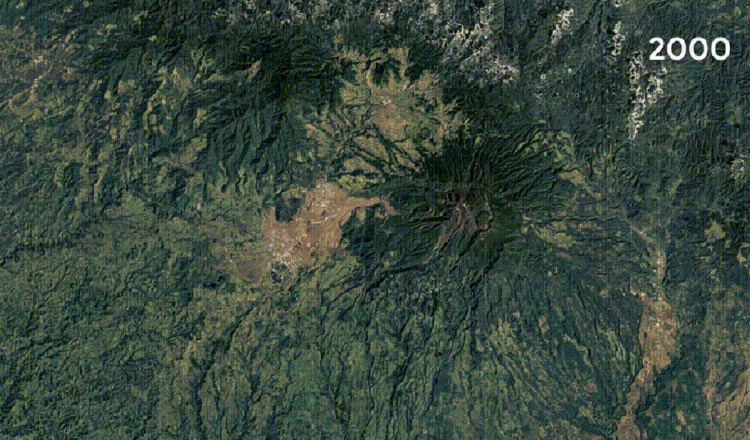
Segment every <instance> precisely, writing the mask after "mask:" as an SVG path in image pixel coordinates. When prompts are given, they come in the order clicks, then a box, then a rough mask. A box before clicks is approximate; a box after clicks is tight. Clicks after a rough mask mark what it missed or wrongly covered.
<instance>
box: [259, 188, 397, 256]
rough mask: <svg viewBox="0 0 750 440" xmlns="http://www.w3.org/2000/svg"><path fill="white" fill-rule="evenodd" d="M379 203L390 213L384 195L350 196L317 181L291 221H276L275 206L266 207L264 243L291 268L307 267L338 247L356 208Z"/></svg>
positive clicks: (266, 247) (391, 211) (272, 253)
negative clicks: (343, 230)
mask: <svg viewBox="0 0 750 440" xmlns="http://www.w3.org/2000/svg"><path fill="white" fill-rule="evenodd" d="M379 203H382V204H383V206H384V207H385V209H386V212H387V213H393V208H392V207H391V205H390V204H389V203H388V201H387V200H385V199H381V198H377V197H374V198H369V199H366V198H360V197H352V196H350V195H349V194H347V193H346V192H345V191H343V190H342V189H341V188H339V187H338V186H336V185H335V184H333V183H330V182H321V183H318V184H317V185H316V186H315V188H312V189H310V190H307V192H306V194H305V202H304V204H303V205H302V207H301V208H300V210H299V211H298V212H297V214H296V215H295V216H294V218H293V219H292V220H291V221H290V222H279V221H277V220H276V217H275V215H274V210H273V209H269V210H268V212H267V213H266V215H265V217H264V219H263V236H264V237H265V243H264V247H265V249H266V250H267V251H269V252H270V254H271V255H272V256H273V258H274V260H275V261H276V262H279V263H282V264H284V265H286V266H287V268H289V269H290V270H292V271H295V270H296V269H298V268H301V267H308V266H310V265H312V264H313V263H315V261H316V259H317V258H321V257H322V258H325V257H326V256H329V255H331V253H333V251H334V250H336V249H337V248H338V246H339V243H340V242H341V236H342V234H343V232H342V230H341V226H342V225H343V224H344V223H346V222H347V221H348V220H349V218H350V217H351V215H352V213H354V211H355V210H356V209H357V208H365V207H368V206H373V205H377V204H379Z"/></svg>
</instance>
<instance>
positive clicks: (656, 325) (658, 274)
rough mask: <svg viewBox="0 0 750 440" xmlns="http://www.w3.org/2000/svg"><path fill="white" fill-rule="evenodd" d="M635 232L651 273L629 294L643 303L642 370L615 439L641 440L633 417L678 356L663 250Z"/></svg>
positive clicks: (647, 234) (648, 236) (634, 382)
mask: <svg viewBox="0 0 750 440" xmlns="http://www.w3.org/2000/svg"><path fill="white" fill-rule="evenodd" d="M634 231H635V232H637V233H638V235H640V236H641V238H643V239H644V241H645V242H646V243H647V244H648V247H649V254H650V256H651V267H652V270H653V273H652V275H651V277H649V278H650V279H649V280H648V282H647V283H645V287H644V288H638V287H636V286H631V293H632V294H633V295H637V296H638V297H640V298H641V300H642V301H643V313H642V314H641V323H640V326H639V328H638V341H639V343H640V346H641V349H642V350H643V358H642V361H641V369H640V370H639V371H638V374H637V375H636V377H635V380H634V381H633V383H632V384H631V385H630V391H629V392H628V394H627V403H626V404H625V415H623V416H622V418H620V420H619V421H618V423H617V431H616V432H615V436H614V437H615V438H616V439H619V440H634V439H640V438H641V432H640V430H639V429H638V426H636V424H635V416H636V411H637V409H638V407H639V406H640V405H641V403H642V401H643V398H644V397H645V396H646V395H648V394H649V391H651V390H652V389H653V384H654V379H655V378H656V376H657V374H658V373H659V372H661V371H663V370H664V369H665V368H666V367H668V366H669V364H671V363H672V359H673V358H674V356H675V354H676V353H677V326H678V323H677V319H676V317H675V314H674V309H673V307H672V305H671V304H670V303H669V301H667V299H666V296H665V292H664V285H663V281H664V276H665V274H666V250H665V248H664V246H660V245H657V244H656V243H655V240H654V239H652V237H651V236H650V234H649V233H648V232H649V231H645V230H639V229H635V228H634Z"/></svg>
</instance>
